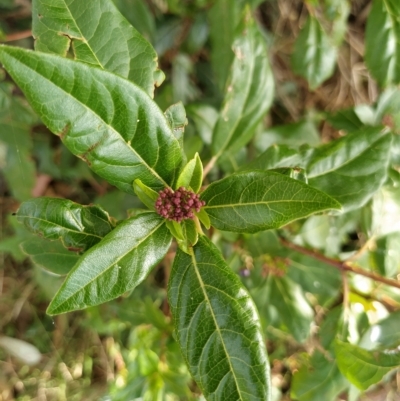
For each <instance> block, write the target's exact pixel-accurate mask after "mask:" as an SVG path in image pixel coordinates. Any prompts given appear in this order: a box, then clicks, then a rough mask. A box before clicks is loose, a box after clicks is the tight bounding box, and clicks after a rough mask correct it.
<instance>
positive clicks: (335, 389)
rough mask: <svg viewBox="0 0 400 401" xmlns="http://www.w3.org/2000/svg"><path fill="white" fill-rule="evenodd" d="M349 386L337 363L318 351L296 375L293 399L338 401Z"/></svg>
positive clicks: (292, 390)
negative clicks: (339, 396)
mask: <svg viewBox="0 0 400 401" xmlns="http://www.w3.org/2000/svg"><path fill="white" fill-rule="evenodd" d="M347 386H348V383H347V382H346V379H345V378H344V377H343V376H342V375H341V373H340V372H339V369H338V367H337V365H336V363H335V362H332V361H329V360H327V359H326V358H325V357H324V356H323V355H322V354H321V353H320V352H318V351H316V352H314V354H313V355H312V357H311V360H310V361H309V366H307V364H304V365H302V366H301V367H300V369H299V370H298V371H297V372H296V373H295V374H294V377H293V382H292V388H291V394H290V395H291V397H292V398H293V399H294V400H300V401H321V396H323V399H324V400H336V399H337V397H338V395H339V394H340V393H341V392H342V391H343V390H344V389H345V388H346V387H347Z"/></svg>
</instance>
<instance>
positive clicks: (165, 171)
mask: <svg viewBox="0 0 400 401" xmlns="http://www.w3.org/2000/svg"><path fill="white" fill-rule="evenodd" d="M0 61H1V62H2V63H3V65H4V67H5V68H6V70H7V71H8V72H9V73H10V75H11V76H12V77H13V79H14V80H15V82H16V83H17V84H18V85H19V87H20V88H21V89H22V91H23V92H24V93H25V95H26V97H27V99H28V101H29V102H30V104H31V105H32V107H33V108H34V110H35V111H36V112H37V113H38V114H39V116H40V117H41V118H42V120H43V121H44V123H45V124H46V125H47V126H48V127H49V129H50V130H51V131H52V132H53V133H55V134H57V135H59V136H60V138H61V139H62V141H63V142H64V144H65V145H66V146H67V148H68V149H69V150H70V151H71V152H72V153H74V154H75V155H76V156H78V157H80V158H81V159H83V160H85V161H86V162H87V163H88V165H89V166H90V167H91V168H92V170H93V171H94V172H96V173H97V174H98V175H100V176H101V177H103V178H105V179H106V180H107V181H109V182H110V183H111V184H113V185H115V186H116V187H118V188H119V189H121V190H123V191H125V192H128V193H131V194H133V193H134V191H133V188H132V183H133V181H134V180H135V179H137V178H139V179H140V180H141V181H142V182H143V184H145V185H147V186H149V187H151V188H153V189H154V188H155V189H162V188H163V187H165V186H167V185H169V184H171V183H172V182H174V180H175V176H176V174H177V172H178V169H179V167H180V164H181V160H182V154H181V149H180V147H179V144H178V141H177V140H176V138H175V137H174V136H173V134H172V132H171V128H170V127H169V125H168V122H167V121H166V119H165V116H164V114H163V113H162V112H161V110H160V109H159V108H158V107H157V105H156V104H155V103H154V102H153V101H152V100H151V99H150V98H149V97H148V96H147V95H146V93H144V92H143V91H142V90H141V89H140V88H138V87H137V86H136V85H134V84H132V83H131V82H129V81H127V80H125V79H123V78H120V77H118V76H117V75H115V74H112V73H109V72H106V71H103V70H101V69H99V68H94V67H89V66H87V65H86V64H83V63H78V62H76V61H73V60H68V59H64V58H62V57H59V56H53V55H48V54H44V53H39V52H32V51H29V50H23V49H20V48H15V47H8V46H1V47H0ZM99 99H101V102H99Z"/></svg>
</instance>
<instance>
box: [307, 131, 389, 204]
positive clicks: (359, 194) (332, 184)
mask: <svg viewBox="0 0 400 401" xmlns="http://www.w3.org/2000/svg"><path fill="white" fill-rule="evenodd" d="M391 142H392V136H391V135H390V134H389V133H384V132H382V130H381V129H380V128H375V127H369V128H364V129H362V130H360V131H357V132H354V133H352V134H348V135H346V136H344V137H342V138H339V139H337V140H336V141H332V142H330V143H328V144H326V145H323V146H321V147H320V148H317V149H315V151H314V152H312V153H311V154H309V155H308V158H309V162H308V163H307V167H306V170H307V175H308V183H309V184H310V185H311V186H313V187H315V188H318V189H320V190H321V191H324V192H326V193H327V194H329V195H331V196H332V197H334V198H335V199H337V200H338V201H339V202H340V203H341V204H342V206H343V209H344V210H345V211H348V210H352V209H355V208H359V207H361V206H363V205H364V204H365V203H366V202H367V201H368V200H369V199H371V197H372V195H373V194H374V193H375V192H376V191H377V190H378V189H379V188H380V186H381V185H382V184H383V183H384V181H385V179H386V176H387V166H388V163H389V159H390V158H389V152H390V145H391Z"/></svg>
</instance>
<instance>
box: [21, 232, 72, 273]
mask: <svg viewBox="0 0 400 401" xmlns="http://www.w3.org/2000/svg"><path fill="white" fill-rule="evenodd" d="M21 249H22V251H23V252H25V253H26V254H27V255H28V256H29V257H30V259H31V261H32V262H33V263H34V264H35V265H37V266H40V267H41V268H42V269H45V270H48V271H50V272H52V273H55V274H60V275H65V274H68V273H69V272H70V270H71V269H72V268H73V267H74V265H75V263H76V262H77V261H78V259H79V255H77V254H76V253H74V252H70V251H68V250H66V249H65V248H64V247H63V245H62V244H61V243H60V242H58V241H52V242H50V241H46V240H43V239H40V238H35V239H31V240H27V241H24V242H23V243H22V244H21Z"/></svg>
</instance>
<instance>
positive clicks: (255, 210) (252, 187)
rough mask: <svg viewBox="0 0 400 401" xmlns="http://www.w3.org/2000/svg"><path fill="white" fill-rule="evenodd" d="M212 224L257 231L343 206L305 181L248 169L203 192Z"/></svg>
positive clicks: (231, 229) (231, 228)
mask: <svg viewBox="0 0 400 401" xmlns="http://www.w3.org/2000/svg"><path fill="white" fill-rule="evenodd" d="M201 199H202V200H204V201H205V202H206V205H205V206H204V207H203V208H204V210H205V211H206V212H207V213H208V215H209V216H210V220H211V225H213V226H214V227H216V228H218V229H220V230H227V231H235V232H247V233H254V232H257V231H262V230H268V229H271V228H278V227H281V226H283V225H285V224H288V223H289V222H291V221H293V220H296V219H300V218H302V217H306V216H309V215H310V214H312V213H317V212H321V211H324V210H328V209H340V204H339V203H338V202H337V201H335V200H334V199H333V198H331V197H330V196H328V195H326V194H324V193H323V192H320V191H318V190H315V189H314V188H312V187H310V186H308V185H307V184H304V183H303V182H301V181H297V180H294V179H292V178H290V177H287V176H285V175H283V174H278V173H275V172H271V171H260V170H254V171H245V172H242V173H237V174H232V175H231V176H229V177H227V178H224V179H222V180H220V181H216V182H214V183H212V184H211V185H210V186H208V187H207V189H206V190H205V191H204V192H203V193H202V194H201Z"/></svg>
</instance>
